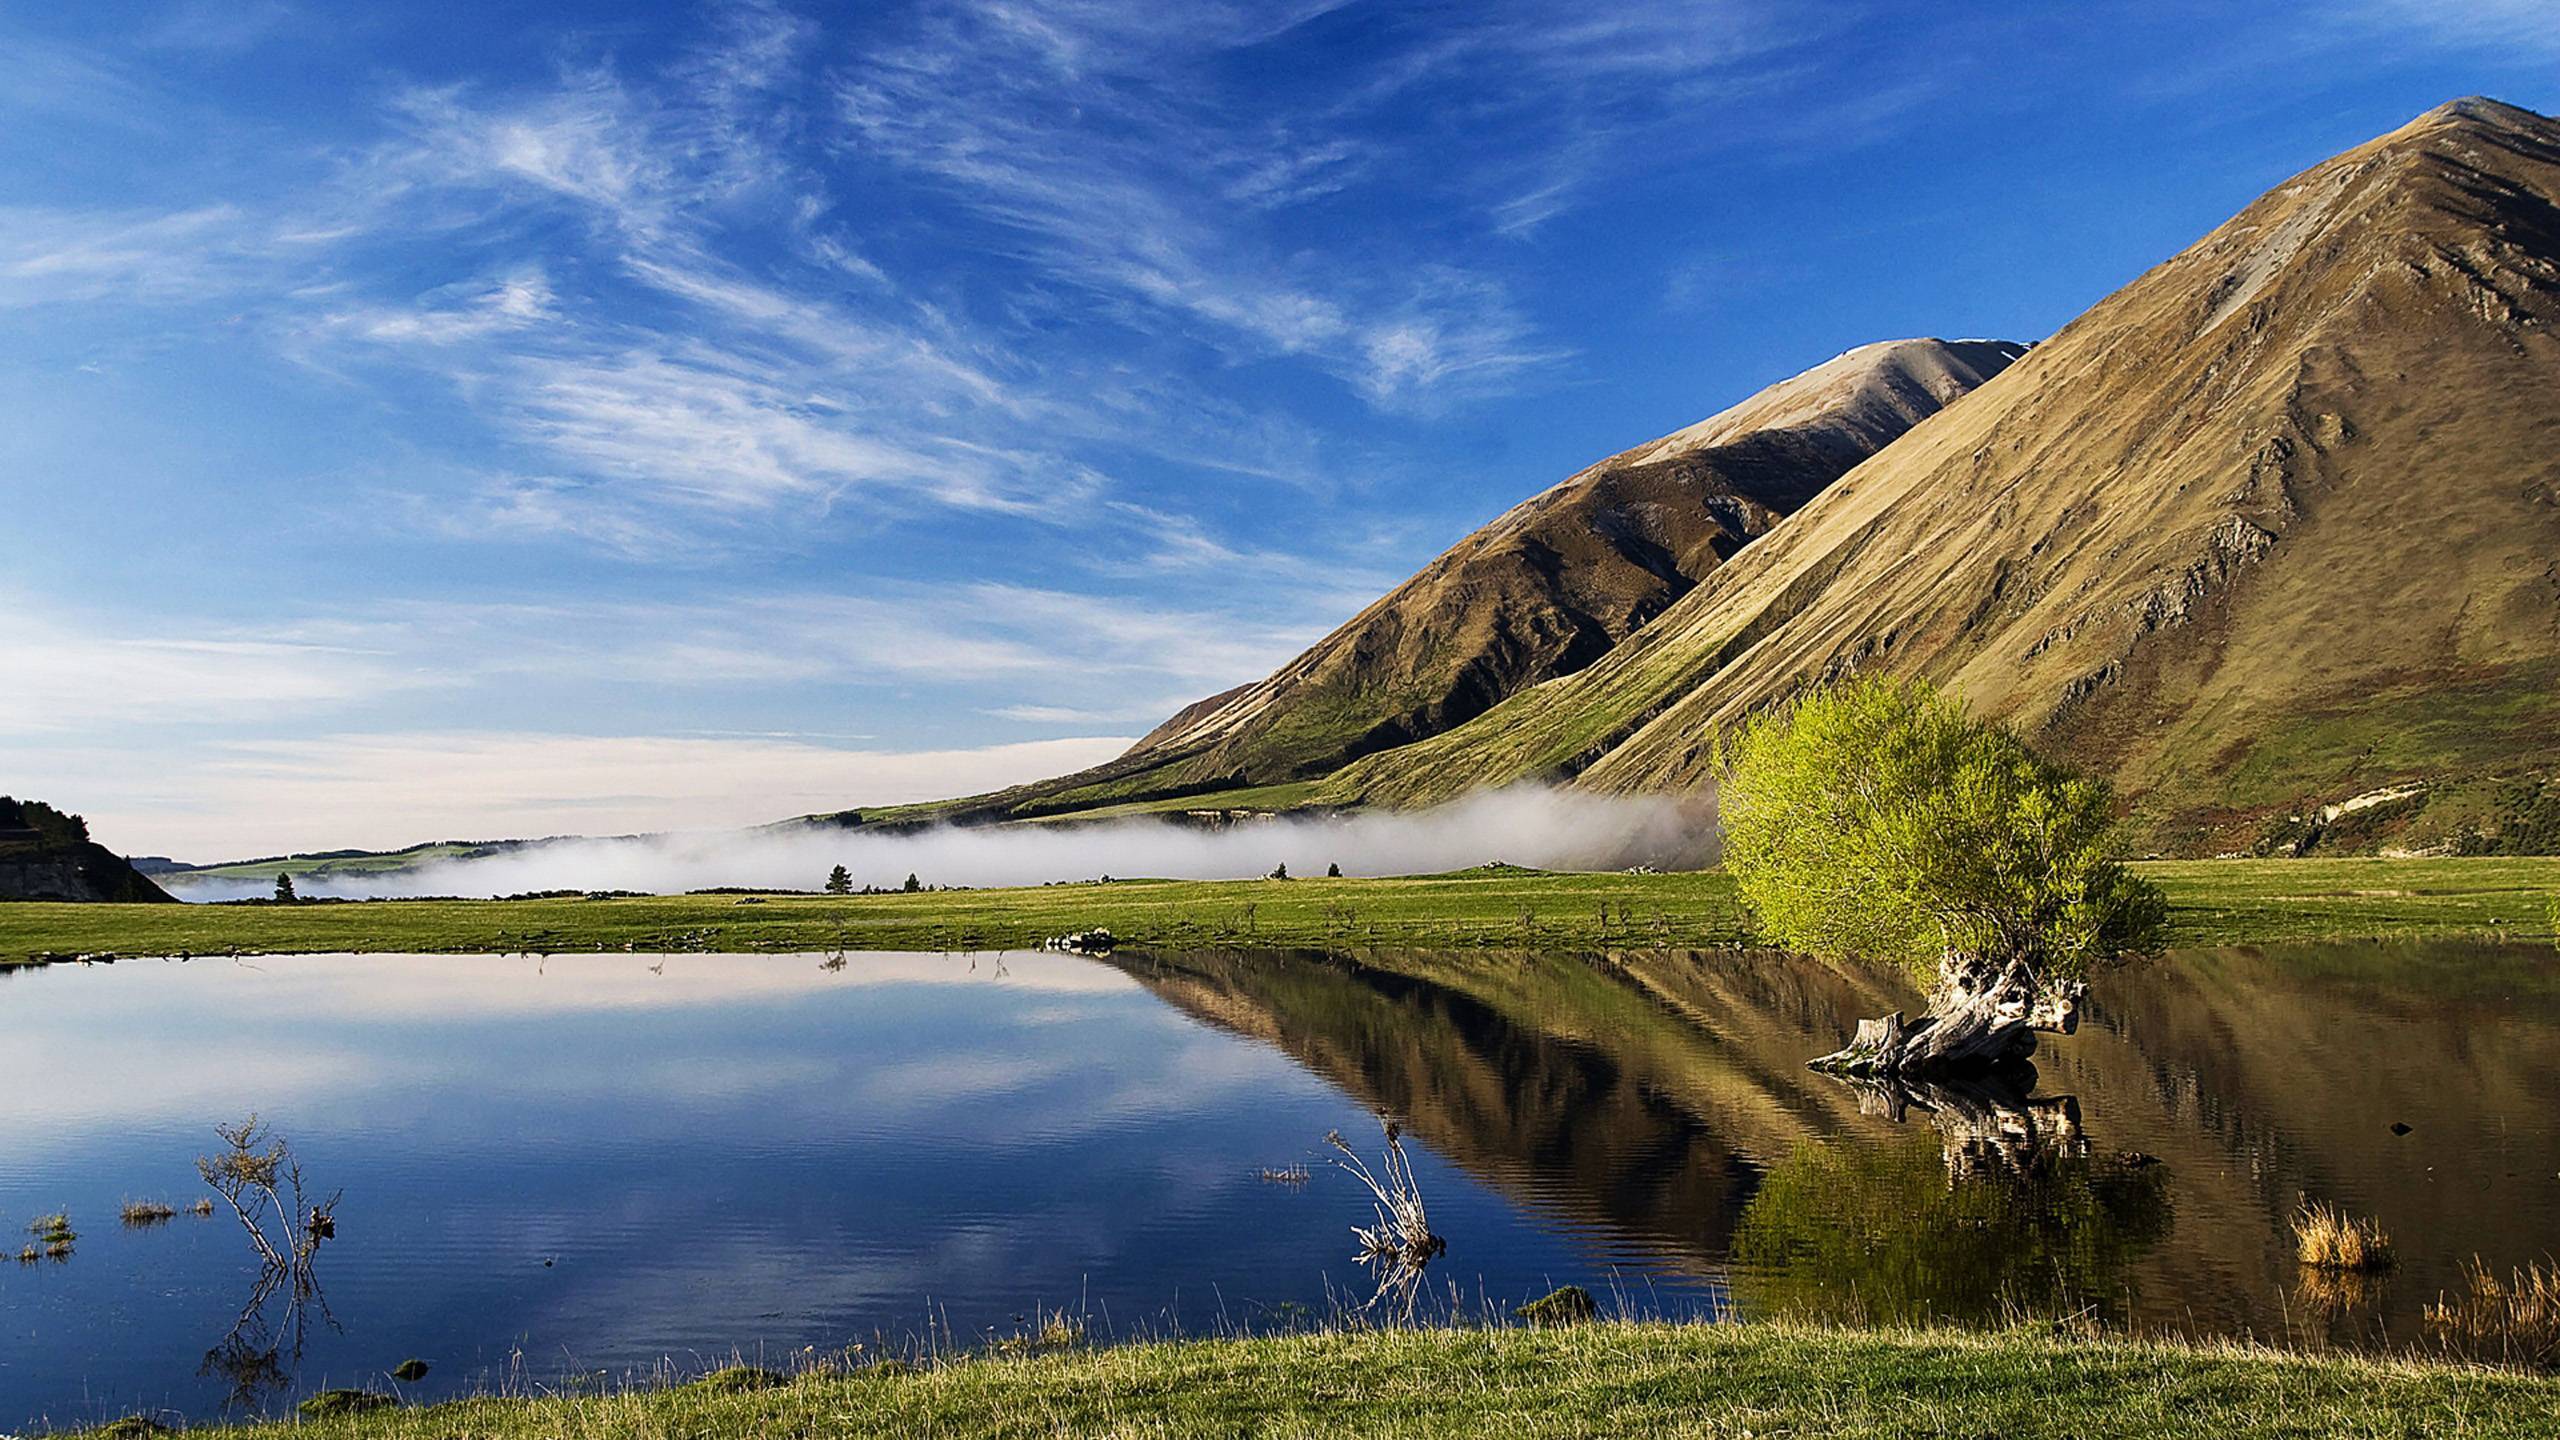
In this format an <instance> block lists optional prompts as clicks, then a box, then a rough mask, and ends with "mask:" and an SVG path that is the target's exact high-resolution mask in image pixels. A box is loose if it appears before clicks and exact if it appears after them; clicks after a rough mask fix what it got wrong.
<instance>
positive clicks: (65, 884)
mask: <svg viewBox="0 0 2560 1440" xmlns="http://www.w3.org/2000/svg"><path fill="white" fill-rule="evenodd" d="M167 899H169V894H168V892H167V891H165V890H162V889H161V888H160V887H159V886H157V885H154V884H152V883H151V882H150V881H149V880H147V879H145V878H143V876H142V875H140V874H139V873H137V872H136V871H135V870H134V868H133V867H132V866H131V865H128V864H126V863H125V862H124V861H123V860H122V859H119V858H118V857H117V856H116V854H115V853H114V852H113V851H111V850H109V849H107V848H106V847H105V846H103V845H100V844H98V843H97V842H95V841H93V840H91V839H90V838H89V822H88V821H86V820H83V819H81V818H80V817H79V816H77V815H72V814H68V813H66V812H64V811H61V810H56V809H55V808H53V807H52V806H50V805H47V804H45V803H44V802H42V801H40V800H19V799H14V798H12V797H10V796H6V795H0V900H96V901H105V900H116V901H128V902H130V901H165V900H167Z"/></svg>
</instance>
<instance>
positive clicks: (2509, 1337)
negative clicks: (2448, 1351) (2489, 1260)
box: [2427, 1257, 2560, 1365]
mask: <svg viewBox="0 0 2560 1440" xmlns="http://www.w3.org/2000/svg"><path fill="white" fill-rule="evenodd" d="M2463 1280H2464V1291H2463V1293H2462V1294H2461V1295H2459V1296H2446V1297H2439V1298H2438V1299H2437V1301H2436V1303H2434V1304H2433V1305H2430V1306H2428V1307H2427V1325H2428V1326H2429V1328H2431V1329H2433V1330H2434V1331H2436V1333H2437V1334H2439V1335H2442V1336H2444V1337H2445V1338H2447V1339H2449V1340H2456V1341H2460V1342H2462V1343H2463V1344H2465V1345H2466V1346H2468V1347H2469V1348H2470V1349H2471V1350H2472V1351H2473V1352H2474V1353H2478V1354H2482V1355H2490V1354H2494V1355H2498V1356H2500V1357H2502V1358H2505V1359H2509V1360H2514V1361H2519V1362H2521V1363H2524V1364H2529V1365H2551V1364H2555V1363H2560V1265H2543V1264H2539V1263H2535V1264H2528V1265H2523V1266H2520V1267H2518V1268H2517V1269H2515V1270H2513V1271H2511V1272H2509V1273H2508V1274H2505V1275H2499V1274H2497V1273H2496V1272H2494V1271H2492V1270H2490V1268H2489V1267H2488V1266H2487V1265H2484V1264H2482V1263H2481V1262H2480V1260H2479V1259H2478V1258H2477V1257H2474V1258H2473V1259H2472V1261H2471V1266H2470V1268H2469V1269H2468V1270H2467V1271H2465V1272H2464V1275H2463Z"/></svg>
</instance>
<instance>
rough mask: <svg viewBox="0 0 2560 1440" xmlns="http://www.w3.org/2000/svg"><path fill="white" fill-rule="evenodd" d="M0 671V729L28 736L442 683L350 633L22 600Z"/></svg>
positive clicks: (276, 712) (337, 701) (193, 720)
mask: <svg viewBox="0 0 2560 1440" xmlns="http://www.w3.org/2000/svg"><path fill="white" fill-rule="evenodd" d="M0 674H5V675H7V676H8V677H9V682H8V684H6V685H0V735H31V736H61V735H77V734H84V733H91V732H95V731H97V730H99V729H101V728H104V727H111V726H130V725H135V724H143V725H151V724H160V725H176V726H198V727H201V726H209V725H221V724H226V723H240V722H252V723H254V722H272V721H275V720H278V719H281V718H283V717H286V716H289V715H293V714H296V713H302V712H308V711H310V710H312V709H314V708H325V707H331V706H343V705H347V704H352V703H355V702H357V701H359V700H371V699H379V698H381V697H383V696H385V695H388V694H392V693H395V692H398V691H401V690H405V689H410V688H415V687H429V686H434V685H437V684H440V683H444V682H443V681H442V680H441V679H440V678H439V677H436V676H434V675H432V674H430V673H428V672H424V671H419V670H413V669H409V668H407V667H404V666H403V665H401V664H400V663H399V662H398V661H397V660H396V659H395V658H393V657H392V656H391V655H389V654H387V653H385V652H384V651H382V650H380V649H377V648H372V647H370V646H368V645H365V644H363V643H361V638H360V637H357V636H353V635H348V636H345V637H342V638H320V637H314V638H309V639H295V638H285V639H278V638H275V637H274V636H273V635H272V634H253V633H248V632H231V631H221V630H213V631H209V632H206V633H200V634H196V635H192V636H184V637H176V636H165V635H151V634H138V633H132V632H124V633H118V632H117V631H114V630H101V629H97V628H91V627H86V626H76V625H66V624H62V623H58V622H55V621H51V620H47V619H45V618H42V617H41V616H40V615H39V614H38V613H37V612H36V611H35V609H34V607H33V606H29V605H24V604H21V605H18V606H15V607H13V608H12V613H11V619H10V623H9V624H8V625H6V626H0Z"/></svg>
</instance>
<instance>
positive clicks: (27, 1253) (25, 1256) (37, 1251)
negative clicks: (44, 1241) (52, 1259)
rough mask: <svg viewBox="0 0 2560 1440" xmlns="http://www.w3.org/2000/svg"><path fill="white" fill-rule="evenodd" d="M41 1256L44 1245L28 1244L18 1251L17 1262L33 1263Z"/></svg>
mask: <svg viewBox="0 0 2560 1440" xmlns="http://www.w3.org/2000/svg"><path fill="white" fill-rule="evenodd" d="M43 1258H44V1247H43V1246H41V1245H30V1246H28V1247H27V1248H26V1249H24V1250H21V1251H19V1252H18V1263H19V1264H21V1265H33V1264H35V1263H36V1262H37V1261H39V1260H42V1259H43Z"/></svg>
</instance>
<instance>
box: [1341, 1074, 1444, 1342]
mask: <svg viewBox="0 0 2560 1440" xmlns="http://www.w3.org/2000/svg"><path fill="white" fill-rule="evenodd" d="M1378 1125H1379V1127H1380V1128H1381V1129H1383V1130H1384V1131H1385V1132H1386V1136H1387V1148H1386V1153H1385V1155H1384V1156H1383V1157H1382V1158H1381V1159H1380V1161H1379V1163H1378V1168H1377V1169H1375V1170H1372V1169H1370V1168H1369V1165H1368V1162H1367V1161H1364V1160H1362V1159H1361V1158H1360V1153H1359V1152H1358V1151H1356V1150H1354V1149H1352V1148H1351V1142H1350V1141H1348V1140H1345V1139H1343V1138H1342V1132H1341V1131H1338V1130H1336V1131H1333V1132H1331V1133H1328V1134H1327V1135H1326V1136H1325V1137H1324V1140H1325V1143H1326V1144H1327V1145H1330V1146H1332V1147H1333V1148H1334V1149H1335V1150H1338V1151H1340V1152H1341V1158H1340V1159H1338V1160H1335V1161H1334V1162H1333V1163H1334V1165H1335V1167H1336V1168H1337V1169H1340V1170H1342V1171H1344V1172H1346V1173H1348V1174H1350V1175H1351V1176H1353V1177H1354V1178H1356V1179H1358V1180H1359V1182H1360V1183H1361V1184H1362V1185H1365V1186H1367V1187H1368V1190H1369V1195H1370V1198H1371V1200H1372V1201H1374V1202H1375V1207H1376V1214H1377V1223H1376V1224H1375V1225H1354V1226H1352V1227H1351V1234H1352V1238H1354V1239H1355V1240H1357V1241H1359V1249H1358V1250H1356V1251H1354V1252H1353V1254H1352V1258H1353V1259H1355V1260H1357V1261H1359V1262H1360V1263H1361V1265H1363V1266H1365V1267H1367V1269H1368V1271H1369V1276H1370V1278H1371V1279H1372V1280H1373V1281H1375V1282H1376V1284H1377V1287H1378V1288H1377V1293H1375V1294H1373V1295H1371V1296H1370V1297H1369V1299H1368V1302H1367V1303H1366V1304H1364V1305H1362V1306H1361V1307H1360V1309H1361V1312H1362V1313H1364V1314H1366V1313H1368V1312H1370V1311H1375V1310H1380V1309H1384V1310H1385V1311H1386V1312H1388V1314H1390V1315H1391V1316H1392V1317H1393V1318H1395V1319H1397V1320H1398V1321H1401V1322H1405V1323H1410V1322H1411V1321H1412V1319H1413V1312H1414V1307H1415V1306H1416V1305H1417V1304H1419V1303H1420V1301H1421V1299H1422V1281H1423V1275H1424V1272H1425V1271H1427V1270H1428V1269H1429V1268H1430V1266H1431V1262H1432V1261H1434V1260H1437V1259H1439V1258H1440V1257H1441V1256H1442V1255H1444V1254H1446V1253H1448V1249H1449V1242H1448V1241H1447V1240H1445V1239H1443V1238H1442V1237H1440V1236H1439V1235H1436V1234H1434V1233H1432V1229H1431V1217H1430V1215H1429V1214H1428V1213H1427V1212H1426V1211H1425V1209H1424V1208H1423V1204H1422V1189H1421V1186H1420V1185H1418V1184H1417V1183H1416V1182H1415V1180H1414V1177H1413V1161H1412V1159H1411V1157H1409V1156H1407V1155H1406V1154H1405V1150H1404V1127H1403V1126H1402V1125H1399V1124H1398V1123H1397V1122H1395V1121H1393V1120H1390V1119H1388V1118H1386V1117H1385V1116H1383V1115H1382V1116H1380V1117H1378Z"/></svg>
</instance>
